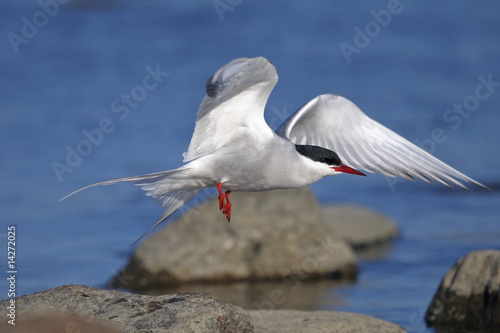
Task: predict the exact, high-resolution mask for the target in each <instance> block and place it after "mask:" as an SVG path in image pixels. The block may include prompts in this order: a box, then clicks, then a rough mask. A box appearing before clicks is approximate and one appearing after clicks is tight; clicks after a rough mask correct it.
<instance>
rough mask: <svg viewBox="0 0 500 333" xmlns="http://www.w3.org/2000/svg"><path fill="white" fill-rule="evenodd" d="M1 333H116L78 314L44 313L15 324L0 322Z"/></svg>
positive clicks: (20, 320)
mask: <svg viewBox="0 0 500 333" xmlns="http://www.w3.org/2000/svg"><path fill="white" fill-rule="evenodd" d="M0 332H2V333H33V332H36V333H59V332H74V333H77V332H80V333H83V332H89V333H90V332H92V333H116V331H114V330H112V329H111V328H108V327H105V326H103V325H100V324H98V323H94V322H91V321H89V320H88V319H84V318H81V317H78V316H68V315H55V314H46V315H44V316H41V317H31V316H30V318H28V319H25V318H23V319H19V321H18V322H17V323H16V325H15V326H14V325H11V324H7V323H0Z"/></svg>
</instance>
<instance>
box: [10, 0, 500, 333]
mask: <svg viewBox="0 0 500 333" xmlns="http://www.w3.org/2000/svg"><path fill="white" fill-rule="evenodd" d="M61 2H64V1H62V0H61ZM41 3H52V5H49V6H48V7H47V6H46V8H48V9H47V11H49V12H50V14H51V15H48V14H45V12H43V9H42V7H41V5H40V4H39V3H38V2H34V1H15V2H13V1H9V2H7V1H4V2H1V4H0V22H1V23H0V24H1V25H0V26H1V35H2V36H3V37H2V45H1V48H0V60H1V61H0V73H1V81H0V82H1V86H0V101H1V103H0V115H1V116H0V137H1V141H0V145H1V146H0V151H1V153H2V158H1V160H0V172H1V175H2V186H1V187H0V199H1V200H0V207H1V212H2V218H1V220H0V221H1V222H0V223H1V225H0V227H1V229H0V240H1V242H2V244H3V245H2V251H1V253H5V254H4V255H2V258H0V262H1V263H2V264H1V267H2V270H5V272H6V271H7V269H6V268H5V269H4V267H6V262H7V253H6V246H5V242H6V234H7V226H10V225H16V227H17V234H16V237H17V243H16V245H17V252H16V265H17V270H18V274H17V284H16V292H17V294H18V295H21V294H27V293H32V292H36V291H40V290H44V289H47V288H52V287H56V286H59V285H63V284H69V283H76V284H87V285H91V286H104V285H105V284H106V282H107V281H108V279H109V278H110V277H111V276H112V275H113V274H114V273H116V271H118V270H119V269H120V268H121V267H122V266H123V265H124V263H125V262H126V259H127V257H128V256H129V255H130V253H131V251H132V250H133V248H131V247H129V245H130V244H131V243H132V242H133V241H135V240H136V239H137V237H138V236H139V235H141V234H142V233H143V232H144V231H145V230H146V229H147V228H149V226H150V225H151V223H152V222H154V221H155V220H156V219H157V217H158V216H159V215H160V213H161V207H160V206H159V205H157V204H155V202H154V201H153V200H151V199H149V198H147V197H145V196H144V194H143V193H142V192H141V191H140V190H139V189H137V188H134V186H132V185H130V184H120V185H115V186H112V187H107V188H98V189H93V190H89V191H87V192H83V193H81V194H79V195H78V196H76V197H73V198H71V199H69V200H67V201H64V202H62V203H60V202H59V201H58V200H59V199H60V198H61V197H63V196H64V195H66V194H68V193H69V192H71V191H73V190H75V189H77V188H80V187H82V186H85V185H87V184H90V183H93V182H97V181H101V180H105V179H109V178H115V177H121V176H128V175H135V174H143V173H149V172H156V171H162V170H167V169H172V168H176V167H178V166H179V165H180V164H181V163H182V162H181V161H182V157H181V154H182V152H183V151H185V149H186V148H187V145H188V143H189V139H190V137H191V134H192V130H193V126H194V119H195V113H196V110H197V107H198V105H199V103H200V101H201V99H202V97H203V96H204V89H205V87H204V85H205V82H206V80H207V79H208V77H210V76H211V75H212V74H213V72H214V71H215V70H216V69H218V68H219V67H220V66H221V65H223V64H225V63H227V62H228V61H229V60H231V59H233V58H236V57H240V56H258V55H262V56H265V57H267V58H268V59H270V60H271V61H272V62H273V63H274V64H275V66H276V68H277V70H278V73H279V75H280V81H279V83H278V85H277V87H276V89H275V91H274V92H273V94H272V96H271V98H270V100H269V103H268V106H267V111H266V118H267V121H268V122H269V123H270V124H271V125H272V126H273V127H277V126H278V125H279V124H280V123H281V121H282V120H283V119H284V118H285V116H287V115H288V114H291V113H292V112H293V111H294V110H295V109H297V108H298V107H299V106H301V105H302V104H303V103H305V102H306V101H308V100H309V99H311V98H313V97H315V96H316V95H318V94H320V93H328V92H331V93H338V94H341V95H343V96H345V97H347V98H349V99H351V100H352V101H354V102H355V103H356V104H357V105H358V106H359V107H360V108H361V109H362V110H364V111H365V112H366V113H367V114H369V115H370V116H371V117H373V118H374V119H376V120H378V121H379V122H381V123H383V124H385V125H386V126H388V127H390V128H392V129H394V130H395V131H397V132H398V133H400V134H401V135H403V136H404V137H406V138H408V139H410V140H411V141H416V142H418V143H420V144H423V146H424V148H425V149H428V150H430V151H432V152H433V154H435V155H436V156H437V157H438V158H440V159H442V160H443V161H445V162H446V163H449V164H450V165H452V166H454V167H456V168H458V169H459V170H461V171H463V172H464V173H466V174H467V175H469V176H471V177H473V178H475V179H477V180H478V181H481V182H483V183H484V184H487V185H489V186H490V187H492V188H494V189H496V191H493V192H488V191H485V190H482V189H478V188H473V190H474V191H473V192H466V191H463V190H449V189H447V188H445V187H443V186H441V185H433V186H431V185H428V184H426V183H423V182H421V181H416V182H409V181H404V182H396V183H394V181H393V180H392V181H391V180H388V178H386V177H384V176H380V175H371V174H370V175H369V177H366V178H365V177H354V176H338V177H330V178H329V179H324V180H322V181H320V182H319V183H317V184H314V185H313V186H312V188H313V190H314V191H315V193H316V195H317V196H318V198H319V200H320V201H321V202H322V203H332V202H350V203H358V204H361V205H365V206H368V207H372V208H374V209H377V210H379V211H381V212H382V213H384V214H386V215H388V216H390V217H391V218H392V219H394V220H395V221H396V222H397V224H398V225H399V227H400V229H401V232H402V235H401V238H400V239H398V240H397V241H396V242H395V243H394V244H393V246H392V247H391V248H390V249H388V250H387V251H386V252H385V253H384V255H383V256H382V257H381V258H380V259H378V260H362V261H361V262H360V275H359V278H358V280H357V281H356V282H355V283H353V284H349V285H347V286H343V287H340V288H335V289H332V290H331V291H330V292H328V293H325V295H322V297H321V300H318V302H317V304H311V306H310V308H322V309H331V310H343V311H352V312H358V313H366V314H369V315H373V316H376V317H379V318H382V319H386V320H390V321H393V322H396V323H398V324H401V325H403V326H404V327H406V328H407V329H408V331H410V332H423V331H424V330H425V327H424V326H423V321H422V316H423V313H424V311H425V308H426V307H427V305H428V304H429V302H430V300H431V298H432V295H433V293H434V292H435V290H436V288H437V286H438V284H439V282H440V279H441V277H442V276H443V274H444V273H445V272H446V270H447V269H448V268H449V267H451V266H452V265H453V263H454V262H455V261H456V260H457V259H458V258H460V257H462V256H464V255H465V254H466V253H468V252H470V251H472V250H477V249H485V248H496V249H499V248H500V195H499V194H498V189H499V188H500V186H499V184H500V172H499V171H498V165H499V164H500V153H499V150H498V144H499V142H500V131H498V127H499V125H500V112H499V107H500V87H499V86H493V87H490V89H491V91H489V90H487V89H486V88H480V91H479V93H481V94H482V95H481V100H479V99H477V98H476V97H475V95H476V87H477V86H478V85H479V84H480V82H481V81H480V79H479V77H482V78H484V79H488V76H491V79H492V80H493V81H494V82H499V81H500V66H499V63H500V62H499V60H500V57H499V55H500V53H499V51H500V50H499V37H500V3H499V2H495V1H488V2H481V4H480V5H479V4H477V3H473V2H469V1H465V0H462V1H454V2H453V3H451V2H448V3H447V4H446V3H443V2H439V3H436V2H431V1H401V2H400V3H399V5H393V4H394V1H369V2H368V1H363V2H356V3H353V2H329V3H325V2H323V1H268V2H255V1H246V0H243V1H224V0H221V1H190V2H176V3H170V2H169V3H167V2H164V1H148V2H147V3H142V2H139V1H136V2H132V1H118V0H116V1H112V0H110V1H106V2H98V1H90V0H88V1H83V0H80V1H77V0H72V1H69V3H67V4H64V5H63V4H61V5H58V7H57V8H56V7H55V6H54V5H53V4H54V3H55V2H50V1H47V2H44V1H43V0H42V2H41ZM221 3H222V4H226V6H225V7H223V6H222V5H220V4H221ZM214 4H215V5H214ZM216 5H217V6H218V7H217V6H216ZM388 6H389V9H390V10H391V11H392V14H391V17H390V19H389V18H388V16H387V15H385V16H384V13H390V12H389V11H388ZM216 7H217V8H218V9H217V8H216ZM224 9H225V11H224ZM381 10H385V12H381ZM374 13H375V14H374ZM375 16H378V17H379V20H381V22H382V23H377V21H376V20H375V18H374V17H375ZM26 22H28V23H26ZM35 23H36V24H37V25H38V27H37V26H32V27H31V30H30V27H29V25H33V24H35ZM33 27H34V28H35V29H36V30H35V29H34V28H33ZM358 29H359V30H361V31H365V33H368V34H369V35H367V37H365V38H364V39H363V38H362V37H360V36H356V34H359V33H357V32H356V31H359V30H358ZM366 29H368V31H367V32H366ZM370 29H371V30H370ZM23 33H24V35H25V36H27V37H25V36H23ZM14 34H15V35H14ZM347 44H349V45H351V48H350V50H351V51H350V53H349V52H347V53H346V51H344V52H343V51H342V49H341V45H343V46H344V49H345V47H346V45H347ZM356 45H357V46H356ZM354 47H356V50H355V51H353V48H354ZM155 70H158V71H159V72H161V73H162V74H161V76H160V77H158V80H157V81H151V80H150V81H147V82H146V83H147V84H148V87H150V88H151V89H150V90H146V89H145V88H144V83H143V79H144V78H145V76H146V75H147V74H148V73H149V71H155ZM153 85H154V88H152V86H153ZM127 94H128V95H130V94H132V95H133V96H136V100H137V102H134V101H130V102H128V103H129V104H127V102H126V101H125V99H122V96H125V95H127ZM486 95H487V96H486ZM471 96H472V97H471ZM124 98H126V97H124ZM474 101H476V102H478V103H477V104H474ZM465 102H467V103H472V104H469V109H470V110H471V111H467V110H465V111H464V112H462V114H460V113H454V112H453V111H449V110H451V109H453V105H454V104H455V103H465ZM96 129H99V130H100V131H101V132H102V133H103V134H102V137H100V136H99V135H97V136H95V137H94V142H95V145H94V144H93V145H90V146H88V145H85V143H82V142H83V141H85V140H86V137H85V135H84V134H83V132H82V131H88V133H94V134H95V133H96ZM436 130H437V131H438V132H439V133H440V134H439V135H438V136H436V135H434V137H433V134H432V133H433V132H435V131H436ZM104 132H105V133H104ZM68 149H69V150H70V151H71V150H77V149H80V151H82V152H84V154H85V155H87V156H83V157H81V160H79V159H76V158H75V157H73V159H70V160H69V161H70V163H71V165H69V164H68V162H67V161H66V157H67V154H68ZM58 163H59V164H58ZM54 165H59V166H60V165H66V169H62V170H64V171H61V169H60V170H59V171H58V172H55V171H54ZM221 221H222V220H221ZM5 274H7V273H5ZM0 288H1V289H0V298H6V297H7V289H8V286H7V285H6V284H5V281H3V282H2V284H0ZM336 297H342V298H343V300H344V301H343V303H342V305H340V306H339V305H338V302H335V300H334V298H336ZM428 331H430V330H428Z"/></svg>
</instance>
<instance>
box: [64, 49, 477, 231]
mask: <svg viewBox="0 0 500 333" xmlns="http://www.w3.org/2000/svg"><path fill="white" fill-rule="evenodd" d="M277 81H278V75H277V73H276V69H275V67H274V65H273V64H272V63H271V62H270V61H268V60H267V59H266V58H263V57H258V58H238V59H235V60H233V61H231V62H230V63H228V64H227V65H225V66H223V67H221V68H220V69H219V70H218V71H217V72H215V74H214V75H213V76H212V77H211V78H210V79H209V80H208V82H207V87H206V90H207V91H206V92H207V95H206V96H205V98H204V99H203V101H202V103H201V106H200V108H199V110H198V113H197V119H196V125H195V129H194V133H193V137H192V139H191V143H190V144H189V147H188V150H187V152H185V153H184V154H183V156H184V162H186V164H184V165H182V166H181V167H180V168H178V169H175V170H169V171H163V172H158V173H152V174H146V175H140V176H132V177H125V178H118V179H111V180H106V181H103V182H99V183H96V184H92V185H89V186H86V187H84V188H82V189H79V190H77V191H75V192H73V193H71V194H69V195H67V196H66V197H64V198H62V199H61V200H63V199H65V198H67V197H69V196H71V195H73V194H75V193H77V192H80V191H82V190H85V189H87V188H89V187H93V186H96V185H111V184H115V183H119V182H134V183H135V184H136V185H138V186H141V188H142V189H143V190H146V191H147V192H146V195H148V196H152V197H153V198H154V199H156V200H157V201H159V202H161V204H162V206H163V207H164V208H165V210H164V212H163V214H162V216H161V217H160V219H159V220H158V221H157V222H156V223H155V224H154V225H153V226H152V227H151V228H150V229H149V230H148V232H149V231H151V230H152V229H154V228H155V227H156V226H158V225H159V224H160V223H161V222H162V221H164V220H165V219H166V218H168V217H169V216H170V215H172V214H173V213H174V212H175V211H177V210H178V209H179V208H180V207H182V206H183V205H184V204H185V203H187V202H188V201H189V200H191V199H192V198H193V197H194V196H195V195H196V194H198V193H199V192H200V191H201V190H202V189H203V188H206V187H217V189H218V192H219V209H221V210H222V212H223V214H224V215H226V217H227V220H228V221H229V220H230V217H231V203H230V201H229V193H230V192H231V191H265V190H272V189H288V188H297V187H301V186H305V185H309V184H312V183H314V182H316V181H318V180H320V179H322V178H324V177H326V176H330V175H336V174H340V173H351V174H357V175H363V176H364V174H363V173H361V172H359V171H357V170H355V169H353V168H352V167H354V168H357V169H363V170H366V171H368V172H371V173H374V172H379V173H382V174H384V175H387V176H391V177H396V176H400V177H403V178H406V179H411V180H413V178H414V177H417V178H420V179H422V180H424V181H426V182H429V183H431V182H432V181H437V182H439V183H442V184H444V185H446V186H448V187H452V185H456V186H459V187H461V188H464V189H467V190H468V188H467V187H466V186H465V185H464V184H462V183H461V182H460V181H459V180H461V181H465V182H469V183H473V184H475V185H478V186H481V187H484V188H487V187H486V186H484V185H482V184H481V183H479V182H477V181H475V180H473V179H471V178H469V177H467V176H466V175H464V174H462V173H460V172H459V171H457V170H455V169H453V168H452V167H450V166H448V165H447V164H445V163H443V162H441V161H440V160H438V159H437V158H435V157H433V156H432V155H430V154H429V153H427V152H425V151H424V150H422V149H420V148H419V147H417V146H416V145H414V144H412V143H411V142H409V141H407V140H406V139H404V138H403V137H401V136H399V135H398V134H396V133H394V132H393V131H391V130H390V129H388V128H387V127H385V126H383V125H381V124H379V123H378V122H376V121H374V120H373V119H371V118H369V117H368V116H366V115H365V114H364V113H363V112H362V111H361V110H360V109H359V108H358V107H357V106H356V105H354V103H352V102H351V101H349V100H347V99H346V98H344V97H341V96H338V95H333V94H326V95H320V96H318V97H316V98H314V99H312V100H311V101H309V102H308V103H307V104H305V105H304V106H302V107H301V108H300V109H299V110H297V111H296V112H295V113H294V114H293V115H291V116H290V117H289V118H288V119H287V120H286V121H285V122H284V123H283V124H282V125H281V126H280V127H279V128H278V130H277V131H276V132H274V131H273V130H272V129H271V128H270V127H269V126H268V125H267V123H266V122H265V120H264V108H265V105H266V102H267V100H268V98H269V95H270V94H271V91H272V90H273V88H274V86H275V85H276V82H277ZM344 162H345V163H347V164H348V165H350V166H352V167H350V166H347V165H346V164H344ZM222 189H225V190H226V192H225V194H224V193H223V191H222ZM146 233H147V232H146Z"/></svg>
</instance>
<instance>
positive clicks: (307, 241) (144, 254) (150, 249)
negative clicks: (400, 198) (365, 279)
mask: <svg viewBox="0 0 500 333" xmlns="http://www.w3.org/2000/svg"><path fill="white" fill-rule="evenodd" d="M231 202H232V204H233V209H232V219H231V223H229V224H228V223H226V222H225V220H224V216H223V215H222V214H221V213H220V211H219V205H218V202H217V199H216V198H214V199H212V200H209V201H208V202H207V203H205V204H201V205H199V206H197V207H195V208H193V209H192V210H190V211H189V212H187V213H186V214H184V215H183V216H181V217H180V218H179V219H178V220H175V221H173V222H171V223H168V224H167V225H166V226H165V227H164V228H163V229H162V230H160V231H159V232H158V233H157V234H155V235H153V236H151V237H150V238H149V239H147V240H146V241H145V242H144V243H142V244H141V245H140V246H139V247H138V248H137V250H136V251H135V253H134V254H133V256H132V258H131V259H130V260H129V262H128V264H127V265H126V267H125V268H124V269H123V270H122V272H121V273H120V274H119V275H117V276H116V277H114V279H113V280H112V281H111V286H112V287H114V288H126V289H132V290H146V289H152V288H161V287H164V286H169V285H175V284H179V283H183V282H228V281H242V280H281V281H289V280H294V279H301V280H306V279H315V278H325V277H328V278H346V279H353V278H354V277H355V275H356V257H355V255H354V253H353V251H352V250H351V248H350V247H349V246H348V245H347V244H346V243H345V242H344V241H343V240H342V239H341V238H340V237H339V236H338V235H337V234H336V233H335V231H333V230H332V229H331V228H329V227H328V226H326V225H325V223H324V218H323V215H322V211H321V209H320V207H319V205H318V202H317V201H316V199H315V197H314V195H313V194H312V193H311V191H310V190H309V189H307V188H302V189H298V190H276V191H268V192H258V193H242V192H235V193H232V194H231Z"/></svg>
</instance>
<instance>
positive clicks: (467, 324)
mask: <svg viewBox="0 0 500 333" xmlns="http://www.w3.org/2000/svg"><path fill="white" fill-rule="evenodd" d="M425 320H426V322H427V324H428V325H429V326H433V327H442V328H446V327H460V328H467V329H484V328H492V327H498V328H500V251H498V250H483V251H474V252H471V253H469V254H468V255H467V256H465V257H464V258H461V259H459V260H458V261H457V262H456V264H455V265H454V266H453V267H452V268H451V269H450V270H449V271H448V272H447V273H446V275H445V276H444V278H443V280H442V281H441V285H440V286H439V288H438V291H437V292H436V294H435V295H434V298H433V300H432V302H431V304H430V305H429V308H428V310H427V313H426V315H425Z"/></svg>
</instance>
